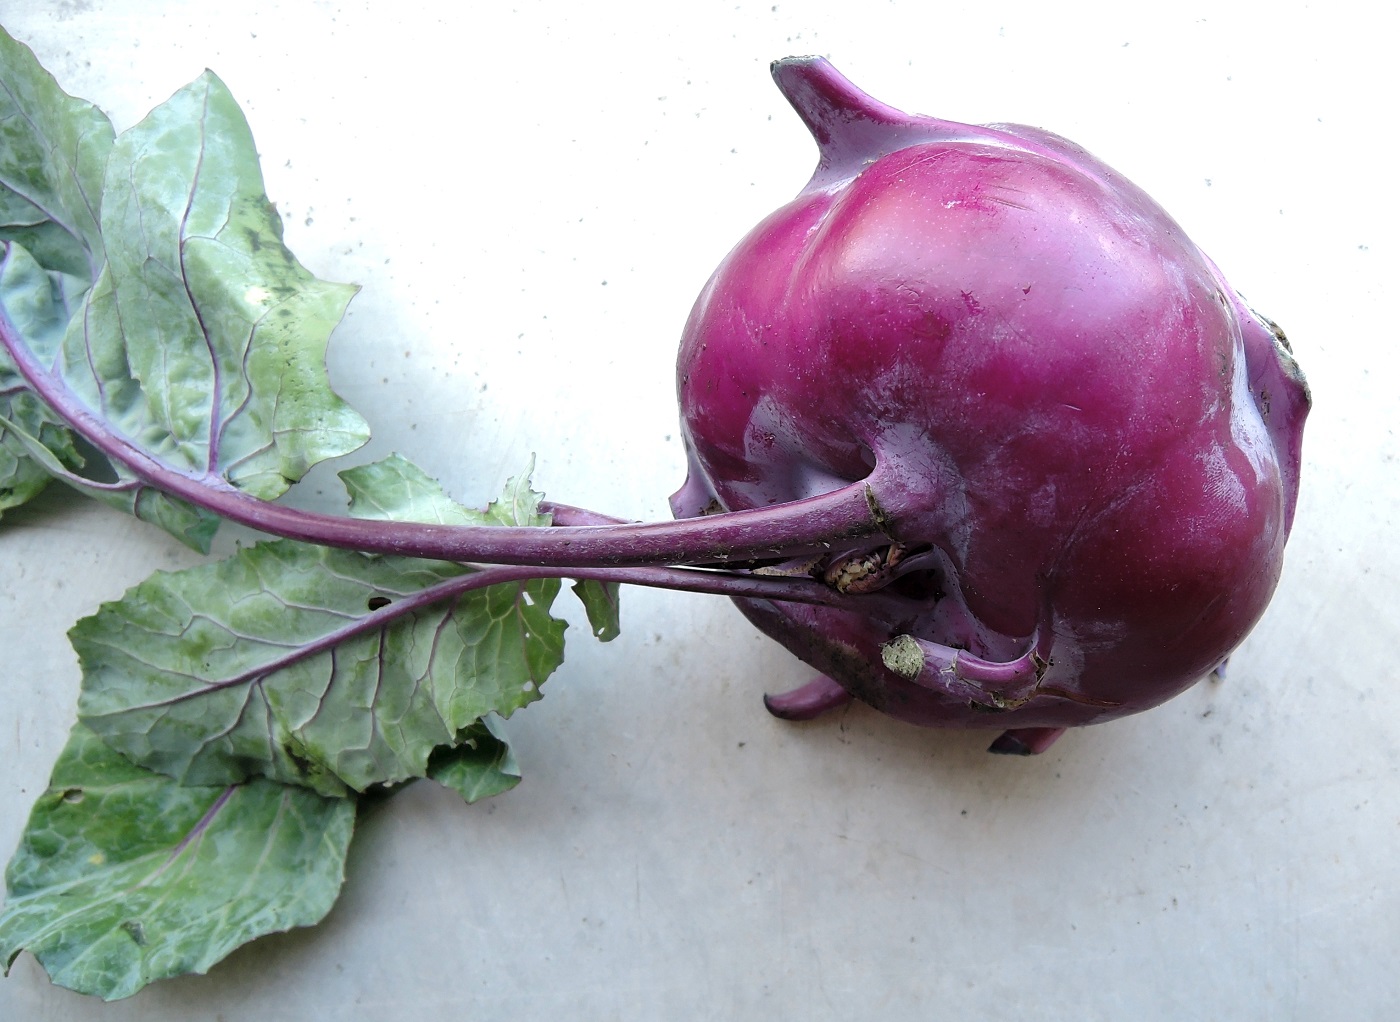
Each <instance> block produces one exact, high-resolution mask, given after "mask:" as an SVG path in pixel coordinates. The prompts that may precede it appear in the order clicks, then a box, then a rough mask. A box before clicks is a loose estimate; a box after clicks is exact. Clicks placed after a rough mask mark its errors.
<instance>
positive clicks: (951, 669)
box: [880, 632, 1052, 710]
mask: <svg viewBox="0 0 1400 1022" xmlns="http://www.w3.org/2000/svg"><path fill="white" fill-rule="evenodd" d="M1049 646H1050V642H1049V639H1048V637H1044V634H1043V633H1042V632H1037V634H1036V636H1035V637H1034V638H1033V639H1032V641H1031V644H1030V648H1029V649H1028V650H1027V651H1026V652H1025V653H1023V654H1022V655H1021V656H1019V657H1017V658H1016V659H1014V660H1006V661H996V660H987V659H984V658H982V657H979V656H975V655H973V654H971V653H969V652H968V651H967V650H965V649H954V648H953V647H952V646H945V645H943V644H942V643H940V642H931V641H929V640H928V639H920V638H916V637H915V636H913V635H899V636H896V637H895V638H893V639H891V640H890V641H889V642H887V643H885V645H884V646H882V647H881V649H880V655H881V658H882V659H883V660H884V662H885V666H886V667H888V668H889V669H890V670H891V671H893V672H894V673H895V674H898V675H899V676H900V677H901V678H904V679H905V680H907V681H912V682H914V683H915V684H917V685H921V686H923V687H924V688H928V689H932V690H934V691H936V692H943V693H945V694H947V695H949V696H952V697H954V698H956V699H966V700H968V701H970V702H973V703H977V704H978V705H982V706H988V707H991V708H993V709H997V710H1009V709H1014V708H1015V707H1017V706H1020V705H1021V704H1022V703H1024V702H1026V700H1028V699H1030V698H1031V696H1033V695H1034V694H1035V691H1036V688H1037V687H1038V686H1039V685H1040V681H1041V679H1042V678H1044V677H1045V672H1046V671H1047V670H1049V669H1050V665H1051V662H1052V661H1051V660H1050V650H1049Z"/></svg>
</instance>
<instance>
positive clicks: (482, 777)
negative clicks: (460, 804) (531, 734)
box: [428, 717, 520, 803]
mask: <svg viewBox="0 0 1400 1022" xmlns="http://www.w3.org/2000/svg"><path fill="white" fill-rule="evenodd" d="M428 776H429V777H431V778H432V779H433V780H435V781H437V782H438V783H439V784H442V785H445V786H446V787H449V788H451V789H452V790H453V791H455V792H456V793H457V794H459V795H461V796H462V799H463V800H464V801H466V802H468V803H471V802H479V801H481V800H482V799H484V798H491V797H492V796H494V795H499V794H501V793H502V792H506V791H509V790H510V789H511V788H514V787H515V786H516V785H517V784H519V783H520V766H519V764H518V763H516V761H515V753H514V752H512V751H511V748H510V743H508V742H507V741H506V739H505V737H504V736H503V735H501V733H500V731H499V729H498V726H497V725H496V724H495V722H494V721H493V719H492V718H491V717H483V718H482V719H481V720H480V721H478V722H477V723H476V724H473V725H472V726H471V727H470V728H468V729H467V731H466V734H465V735H464V736H463V739H462V741H461V742H460V743H459V744H457V745H456V746H453V747H443V748H441V749H438V750H437V751H435V752H434V753H433V755H432V758H431V759H430V760H429V761H428Z"/></svg>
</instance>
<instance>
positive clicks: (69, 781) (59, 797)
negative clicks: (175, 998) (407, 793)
mask: <svg viewBox="0 0 1400 1022" xmlns="http://www.w3.org/2000/svg"><path fill="white" fill-rule="evenodd" d="M354 817H355V804H354V802H353V801H351V800H349V799H327V798H322V797H321V796H319V795H316V794H314V793H312V792H309V791H306V790H304V789H302V788H297V787H292V786H288V785H282V784H276V783H274V782H271V781H261V780H260V781H253V782H250V783H248V784H241V785H234V786H231V787H185V786H182V785H179V784H177V783H176V782H174V781H172V780H171V779H170V778H168V777H165V776H162V775H160V774H156V773H153V772H151V771H149V770H143V769H142V768H140V767H137V766H134V765H132V764H131V763H129V762H127V761H126V760H125V759H123V758H122V757H121V756H119V755H118V754H116V753H115V752H113V751H112V750H111V749H110V748H108V747H107V746H106V745H105V744H104V743H103V742H102V741H101V740H100V739H99V738H98V737H97V736H96V735H95V734H94V733H93V732H92V731H90V730H89V729H87V728H86V727H84V726H83V725H81V724H79V725H77V726H76V727H74V729H73V732H72V734H71V736H70V737H69V740H68V745H67V747H66V748H65V749H64V750H63V753H62V754H61V755H60V756H59V759H58V762H57V763H56V764H55V765H54V770H53V776H52V779H51V780H50V783H49V788H48V790H47V791H45V792H44V793H43V794H42V795H40V796H39V798H38V800H37V801H36V802H35V805H34V808H33V810H32V812H31V813H30V817H29V822H28V825H27V827H26V828H25V831H24V835H23V837H22V838H21V843H20V847H19V850H18V851H17V852H16V853H15V856H14V858H13V859H12V860H11V861H10V865H9V868H8V869H7V871H6V885H7V897H6V904H5V908H4V911H3V913H0V962H3V964H4V966H5V968H6V970H7V971H8V969H9V966H10V965H11V964H13V962H14V960H15V958H16V956H17V955H18V954H19V953H20V952H21V951H29V952H31V953H32V954H33V955H35V957H36V958H38V960H39V962H40V964H41V965H42V966H43V967H44V969H45V970H46V971H47V972H48V974H49V976H50V978H51V979H52V980H53V982H55V983H57V984H59V985H61V986H64V987H68V988H69V989H72V990H76V991H79V992H80V993H86V994H96V995H98V996H100V997H103V998H106V999H109V1000H112V999H116V998H120V997H127V996H129V995H131V994H133V993H135V992H136V991H137V990H139V989H140V988H141V987H142V986H144V985H145V984H147V983H150V982H151V981H153V980H157V979H163V978H166V977H168V976H177V975H182V974H184V973H190V972H197V973H202V972H206V971H207V970H208V969H209V968H210V967H211V966H212V965H214V964H215V963H216V962H218V961H219V960H221V959H222V958H224V957H225V956H226V955H227V954H228V953H229V952H230V951H232V950H233V949H234V948H236V947H238V946H239V945H240V944H243V943H245V942H247V941H249V940H252V939H253V938H255V937H258V936H262V935H263V934H267V933H274V932H279V931H282V930H287V929H290V928H292V927H295V926H309V925H311V924H313V923H316V922H318V921H320V920H321V919H322V918H323V917H324V916H325V914H326V913H327V912H328V911H329V910H330V908H331V905H332V904H333V903H334V901H335V899H336V896H337V894H338V893H339V891H340V887H341V883H342V881H343V879H344V866H345V854H346V849H347V848H348V846H349V842H350V837H351V833H352V830H353V827H354Z"/></svg>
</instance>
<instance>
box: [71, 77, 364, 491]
mask: <svg viewBox="0 0 1400 1022" xmlns="http://www.w3.org/2000/svg"><path fill="white" fill-rule="evenodd" d="M102 231H103V236H104V238H105V239H106V247H107V258H108V265H107V269H106V271H105V272H104V274H103V279H102V280H101V281H99V284H98V286H97V287H95V288H94V291H93V293H92V295H91V296H90V298H89V302H88V307H87V308H85V309H84V310H83V315H81V316H80V317H79V318H77V319H75V321H74V327H75V328H74V329H73V330H71V331H70V332H69V334H68V337H67V339H66V341H65V361H64V375H65V378H66V380H67V381H68V383H69V385H70V386H71V387H72V388H73V389H74V390H75V392H77V393H78V394H79V395H80V396H81V397H82V398H83V399H84V400H85V401H86V402H87V403H88V404H89V406H90V407H92V408H94V409H98V410H100V412H101V414H102V415H103V417H104V418H105V419H107V420H108V421H110V422H111V423H112V425H113V428H114V429H115V430H116V431H118V432H120V433H122V434H124V435H125V436H126V437H128V438H130V439H132V440H135V441H137V442H138V443H139V444H140V445H141V446H143V447H144V448H146V449H147V450H149V451H152V452H153V453H156V454H157V455H158V456H159V457H160V458H161V459H162V460H164V461H167V462H168V463H170V464H172V465H174V466H176V467H178V468H180V469H181V470H183V471H186V472H188V473H191V474H194V475H198V476H206V477H211V478H214V477H217V478H222V479H226V480H228V481H229V482H232V483H233V484H234V485H236V486H238V487H240V488H241V489H244V490H246V491H247V492H249V493H251V494H253V495H254V496H257V497H261V498H264V499H271V498H273V497H276V496H278V495H279V494H281V493H283V492H284V491H285V490H286V489H287V487H288V486H290V485H291V484H292V483H293V482H295V481H297V480H298V479H300V478H301V477H302V476H303V475H304V474H305V473H306V472H307V471H308V470H309V469H310V468H311V467H312V466H313V465H315V464H317V463H318V462H320V461H323V460H325V459H327V458H333V457H338V456H340V455H343V454H346V453H348V452H349V451H352V450H355V449H356V448H358V447H359V446H361V445H362V444H363V443H364V442H365V440H366V439H367V438H368V430H367V427H366V425H365V423H364V420H363V419H361V418H360V416H359V415H358V414H357V413H355V412H354V410H353V409H351V408H350V407H349V406H348V405H347V404H345V402H344V401H342V400H341V399H340V398H339V397H338V396H336V394H335V393H334V392H333V391H332V390H331V388H330V384H329V379H328V377H327V374H326V368H325V349H326V344H327V341H328V339H329V336H330V333H331V331H332V330H333V329H334V327H335V326H336V325H337V324H338V323H339V321H340V319H341V317H342V316H343V314H344V311H345V307H346V304H347V303H348V302H349V300H350V298H351V296H352V295H353V294H354V291H355V289H354V288H353V287H351V286H348V285H342V284H333V283H330V282H327V281H323V280H320V279H318V278H316V277H315V276H313V275H312V274H311V273H310V272H308V271H307V270H306V269H305V267H303V266H302V265H301V264H300V263H299V262H298V261H297V260H296V258H295V257H294V256H293V255H292V254H291V252H290V251H288V250H287V248H286V246H285V245H283V243H282V223H281V219H280V217H279V216H278V214H277V212H276V210H275V209H274V208H273V206H272V204H271V203H270V202H269V201H268V199H267V196H266V194H265V192H264V188H263V182H262V173H261V170H260V169H259V166H258V159H257V151H256V149H255V147H254V144H253V138H252V134H251V131H250V130H249V128H248V123H247V121H246V120H245V119H244V117H243V114H242V111H240V110H239V108H238V105H237V103H236V102H235V101H234V99H233V97H232V96H231V95H230V94H229V92H228V89H227V88H226V87H225V86H224V84H223V83H222V82H221V81H219V79H218V78H216V77H215V76H214V75H213V74H210V73H205V74H204V75H202V76H201V77H200V78H199V79H197V80H196V81H195V82H193V83H192V84H190V85H189V86H187V87H185V88H184V89H181V90H180V91H179V92H177V93H176V94H175V95H174V96H172V97H171V98H170V99H169V100H168V101H166V102H165V103H163V104H162V105H160V106H159V107H157V108H156V109H155V110H153V111H151V113H150V114H149V115H148V116H147V117H146V118H145V120H143V121H142V122H141V123H139V124H137V125H136V126H135V127H133V128H131V129H129V130H128V131H125V132H123V133H122V135H121V136H120V137H118V139H117V141H116V144H115V146H114V147H113V150H112V154H111V158H110V160H109V161H108V167H107V176H106V179H105V191H104V195H103V204H102ZM113 380H116V381H119V383H120V386H119V387H118V388H117V391H116V392H115V393H114V392H111V390H110V387H111V381H113ZM138 394H139V400H138Z"/></svg>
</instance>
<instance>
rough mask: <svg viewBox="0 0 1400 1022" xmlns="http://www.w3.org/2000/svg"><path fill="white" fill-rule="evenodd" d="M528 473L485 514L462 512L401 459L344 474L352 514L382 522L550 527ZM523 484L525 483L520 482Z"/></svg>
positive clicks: (394, 456)
mask: <svg viewBox="0 0 1400 1022" xmlns="http://www.w3.org/2000/svg"><path fill="white" fill-rule="evenodd" d="M529 472H530V469H529V468H527V469H526V471H525V473H524V474H523V475H521V476H518V477H516V478H513V479H511V480H510V481H509V482H508V483H507V484H506V497H504V498H502V499H501V500H499V501H494V502H493V503H492V504H491V505H490V506H489V507H488V508H487V509H486V511H485V512H481V511H475V510H473V509H471V508H467V507H463V506H462V505H461V504H458V503H457V502H456V501H455V500H453V499H452V498H451V497H449V496H448V495H447V493H446V491H444V490H443V488H442V485H441V484H440V483H438V481H437V480H436V479H433V478H432V477H431V476H429V475H428V474H427V473H426V472H424V471H423V470H422V469H421V468H419V467H418V466H417V465H415V464H414V463H413V462H411V461H409V460H408V459H407V458H404V457H402V456H401V455H398V454H391V455H389V457H387V458H385V459H383V460H382V461H376V462H375V463H373V464H372V465H359V466H357V467H355V468H351V469H346V470H345V471H344V472H341V473H340V478H341V481H342V482H344V483H345V489H346V491H347V492H348V493H349V494H350V513H351V514H352V515H354V516H355V517H356V518H365V519H369V520H371V521H381V522H431V523H434V524H438V525H548V524H549V517H548V516H547V515H542V514H540V513H539V503H540V499H541V494H538V493H535V492H534V491H532V490H531V489H530V485H529V480H530V476H529ZM521 480H523V482H522V481H521Z"/></svg>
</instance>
